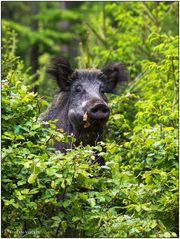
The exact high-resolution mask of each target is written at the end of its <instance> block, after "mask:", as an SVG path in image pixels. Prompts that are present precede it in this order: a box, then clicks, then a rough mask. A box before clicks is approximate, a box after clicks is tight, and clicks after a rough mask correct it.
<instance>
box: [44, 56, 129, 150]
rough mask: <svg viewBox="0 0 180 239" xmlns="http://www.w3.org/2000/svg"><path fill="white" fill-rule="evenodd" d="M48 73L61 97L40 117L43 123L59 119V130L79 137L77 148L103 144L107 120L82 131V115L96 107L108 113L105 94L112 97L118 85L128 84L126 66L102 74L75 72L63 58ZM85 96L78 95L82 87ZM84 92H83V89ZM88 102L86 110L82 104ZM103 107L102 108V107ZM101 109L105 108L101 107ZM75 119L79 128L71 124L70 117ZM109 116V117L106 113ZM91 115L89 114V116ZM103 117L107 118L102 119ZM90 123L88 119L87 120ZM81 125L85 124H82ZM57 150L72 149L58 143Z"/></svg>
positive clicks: (94, 122)
mask: <svg viewBox="0 0 180 239" xmlns="http://www.w3.org/2000/svg"><path fill="white" fill-rule="evenodd" d="M47 72H48V73H50V74H51V75H53V76H54V77H55V79H56V81H57V84H58V86H59V88H60V90H61V91H60V93H58V95H57V96H56V97H55V99H54V101H53V102H52V104H51V105H50V106H49V107H48V109H47V111H46V112H45V113H43V114H41V116H40V119H41V120H42V121H48V120H53V119H58V121H57V123H56V126H57V128H58V129H59V128H63V129H64V131H65V132H67V133H68V134H71V133H73V134H74V136H75V137H76V144H77V145H78V144H80V143H81V142H82V144H83V145H87V144H90V145H95V144H96V143H97V141H99V140H102V139H103V137H102V135H103V128H104V125H105V123H106V121H107V119H108V117H106V119H105V120H104V118H103V119H101V120H100V119H97V120H96V119H95V120H91V119H90V120H91V121H90V126H89V127H87V128H85V127H83V120H82V119H83V114H84V113H85V112H90V111H91V110H92V109H93V107H97V105H98V107H103V108H102V109H104V107H105V109H104V111H107V112H108V107H107V99H106V97H105V96H104V93H102V92H101V91H102V90H101V87H103V92H104V91H105V92H106V93H110V92H111V93H113V92H114V90H115V88H116V87H117V85H119V84H120V83H121V82H123V81H125V80H127V73H126V71H125V69H124V66H123V65H122V64H120V63H112V62H111V63H109V64H108V65H107V66H106V67H104V68H103V69H102V70H98V69H85V70H75V71H73V70H72V69H71V67H70V64H69V63H68V61H66V60H65V59H63V58H61V57H55V58H53V59H52V60H51V63H50V65H49V67H48V69H47ZM79 85H81V88H80V90H82V92H80V93H79V92H78V90H77V93H74V92H76V88H77V87H80V86H79ZM82 88H83V89H82ZM83 102H85V103H84V104H85V106H83V107H85V108H82V106H81V105H82V103H83ZM99 105H100V106H99ZM101 105H102V106H101ZM71 112H73V114H74V115H75V116H74V115H73V117H76V114H77V115H78V114H79V115H80V116H79V115H78V117H79V118H78V120H77V122H78V125H76V124H77V123H76V122H74V121H73V122H72V119H71V117H70V113H71ZM99 114H100V116H101V114H103V110H101V109H100V110H99ZM107 114H108V113H107ZM89 115H90V114H89ZM102 116H104V115H102ZM88 119H89V118H88ZM81 121H82V122H81ZM55 147H56V148H57V149H59V150H61V151H62V150H65V149H66V148H69V147H70V145H66V144H64V143H62V142H57V141H55Z"/></svg>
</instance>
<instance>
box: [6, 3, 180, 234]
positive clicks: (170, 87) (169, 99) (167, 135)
mask: <svg viewBox="0 0 180 239" xmlns="http://www.w3.org/2000/svg"><path fill="white" fill-rule="evenodd" d="M89 4H90V3H84V4H83V5H82V9H83V10H84V13H86V12H87V9H89ZM96 4H97V7H98V8H95V7H94V6H96V5H93V7H92V9H91V11H90V13H89V15H87V18H86V19H88V17H90V19H91V20H92V24H90V27H91V28H92V29H91V32H90V33H89V39H91V41H92V42H91V44H92V45H91V47H90V48H89V49H90V50H91V54H92V57H91V56H90V57H89V55H88V54H87V53H88V52H87V51H85V52H84V51H83V52H82V55H80V56H79V64H80V65H81V64H82V63H83V62H84V63H85V65H86V64H87V61H86V60H87V59H89V64H92V65H93V66H96V65H99V64H101V63H102V62H103V61H105V60H106V59H108V57H109V55H108V53H110V57H111V58H112V60H119V58H120V57H121V59H122V62H127V64H128V67H129V69H130V71H131V76H134V75H137V73H138V74H139V73H140V74H139V75H138V76H137V77H135V80H131V81H130V82H129V84H128V85H127V86H126V88H125V89H124V90H123V91H122V94H121V96H114V95H110V96H109V101H110V107H111V116H110V119H109V121H108V125H107V129H106V141H104V142H99V143H98V145H96V146H95V147H90V146H89V145H88V146H86V147H82V146H81V145H80V146H79V147H76V148H75V149H69V150H68V152H67V153H66V154H64V153H61V152H59V151H55V150H54V149H53V138H56V140H59V141H65V142H66V141H69V140H71V142H72V144H73V142H74V141H75V139H73V138H72V137H70V136H67V135H65V134H64V133H63V132H62V131H59V132H57V131H56V130H55V125H54V122H48V123H47V127H48V128H47V127H43V125H42V123H40V122H39V121H38V117H39V113H40V111H41V108H42V107H44V105H47V102H46V101H45V100H43V99H42V98H41V97H40V96H39V95H38V94H34V93H32V92H31V91H30V87H29V86H25V85H24V82H28V81H29V78H31V77H32V76H30V74H29V72H28V70H26V68H25V67H24V63H23V62H22V61H21V60H20V58H18V57H16V56H15V49H16V33H15V32H14V31H11V30H10V29H9V27H8V24H6V22H3V32H5V33H6V34H5V35H4V38H3V39H2V45H3V50H2V236H3V237H92V238H93V237H129V238H131V237H133V238H134V237H152V238H156V237H162V238H164V237H177V236H178V37H177V36H176V33H177V32H176V24H175V22H176V13H177V11H176V10H177V4H176V3H175V2H172V3H163V2H160V3H155V2H152V3H150V2H148V3H144V2H143V3H136V6H137V8H135V7H134V4H135V3H132V2H131V3H128V2H127V3H123V5H122V3H106V4H104V3H103V4H100V3H96ZM156 4H157V7H156V8H155V5H156ZM46 11H47V9H46ZM165 12H167V13H166V15H165ZM91 13H92V14H93V15H92V14H91ZM105 13H106V14H105ZM174 13H175V14H174ZM43 14H44V12H43ZM96 14H99V16H100V18H96V17H95V16H96ZM104 14H105V15H104ZM156 14H157V15H156ZM47 16H49V18H51V17H52V16H51V15H50V13H48V14H47ZM93 16H94V17H93ZM103 16H106V18H105V19H106V20H107V22H106V24H107V25H106V31H105V32H106V34H107V36H108V38H103V39H105V40H106V41H105V42H106V44H107V46H108V47H109V46H111V47H112V48H109V50H108V47H107V46H105V44H104V45H103V42H102V39H99V36H97V34H96V35H95V32H96V31H97V29H98V28H99V29H101V31H98V34H100V36H101V38H102V37H104V35H103V34H104V33H103V31H104V30H103V29H104V28H103V19H104V18H103ZM155 16H156V17H157V16H158V18H154V17H155ZM165 16H166V17H165ZM38 17H39V18H41V15H39V16H38ZM68 17H72V19H74V18H73V16H69V15H68ZM81 17H82V18H83V14H82V15H81ZM99 19H101V20H100V23H102V25H101V24H99ZM157 19H158V24H157V22H156V20H157ZM167 19H168V23H169V26H167ZM111 23H113V24H111ZM144 24H146V25H148V26H146V25H145V26H144ZM143 26H144V28H143ZM88 27H89V26H88ZM94 27H95V31H94ZM119 27H121V28H120V29H121V31H120V33H118V31H117V30H119ZM146 27H147V32H144V30H143V29H146ZM149 28H150V30H149ZM113 32H114V33H115V32H116V33H117V34H116V35H115V34H114V35H113V37H112V36H111V37H110V35H111V34H112V33H113ZM137 32H138V34H139V35H138V37H137ZM143 34H145V36H144V39H143ZM133 36H134V37H133ZM125 37H126V38H125ZM132 37H133V38H132ZM97 38H98V39H97ZM125 39H126V41H125ZM143 41H145V43H146V44H144V43H143ZM97 42H99V43H100V44H96V43H97ZM133 42H134V43H133ZM132 43H133V44H132ZM136 46H137V47H136ZM139 46H142V47H143V49H146V50H147V48H146V47H147V46H148V48H149V49H150V50H149V51H148V52H147V54H144V51H142V52H140V51H139V50H138V49H139ZM110 49H112V51H110ZM114 49H117V51H115V50H114ZM141 53H142V54H141ZM93 56H96V57H93ZM42 60H43V59H42ZM104 148H105V149H106V150H104ZM95 151H96V154H98V155H99V156H101V157H103V158H104V159H105V162H106V165H105V166H100V165H99V164H98V163H97V162H96V159H95V153H94V152H95Z"/></svg>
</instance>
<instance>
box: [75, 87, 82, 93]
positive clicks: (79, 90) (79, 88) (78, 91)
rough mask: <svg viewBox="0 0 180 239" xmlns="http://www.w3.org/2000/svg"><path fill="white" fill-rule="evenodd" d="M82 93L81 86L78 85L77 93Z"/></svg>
mask: <svg viewBox="0 0 180 239" xmlns="http://www.w3.org/2000/svg"><path fill="white" fill-rule="evenodd" d="M81 91H82V87H81V86H80V85H77V86H76V88H75V92H76V93H80V92H81Z"/></svg>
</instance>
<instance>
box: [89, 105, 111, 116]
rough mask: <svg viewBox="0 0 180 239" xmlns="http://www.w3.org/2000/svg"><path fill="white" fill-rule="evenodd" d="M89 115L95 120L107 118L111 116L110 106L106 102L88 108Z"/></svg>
mask: <svg viewBox="0 0 180 239" xmlns="http://www.w3.org/2000/svg"><path fill="white" fill-rule="evenodd" d="M88 116H89V118H90V119H94V120H105V119H107V118H108V116H109V108H108V107H107V106H106V105H105V104H98V105H95V106H93V107H92V108H90V109H89V110H88Z"/></svg>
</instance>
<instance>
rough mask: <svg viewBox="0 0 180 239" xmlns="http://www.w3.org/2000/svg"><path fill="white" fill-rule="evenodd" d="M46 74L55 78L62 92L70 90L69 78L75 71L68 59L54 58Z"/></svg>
mask: <svg viewBox="0 0 180 239" xmlns="http://www.w3.org/2000/svg"><path fill="white" fill-rule="evenodd" d="M46 72H47V73H49V74H51V75H53V76H54V77H55V79H56V81H57V84H58V86H59V87H60V89H61V90H62V91H67V90H69V76H70V75H71V74H72V72H73V71H72V69H71V66H70V64H69V62H68V61H67V60H66V59H64V58H61V57H54V58H52V59H51V61H50V64H49V66H48V67H47V70H46Z"/></svg>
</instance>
